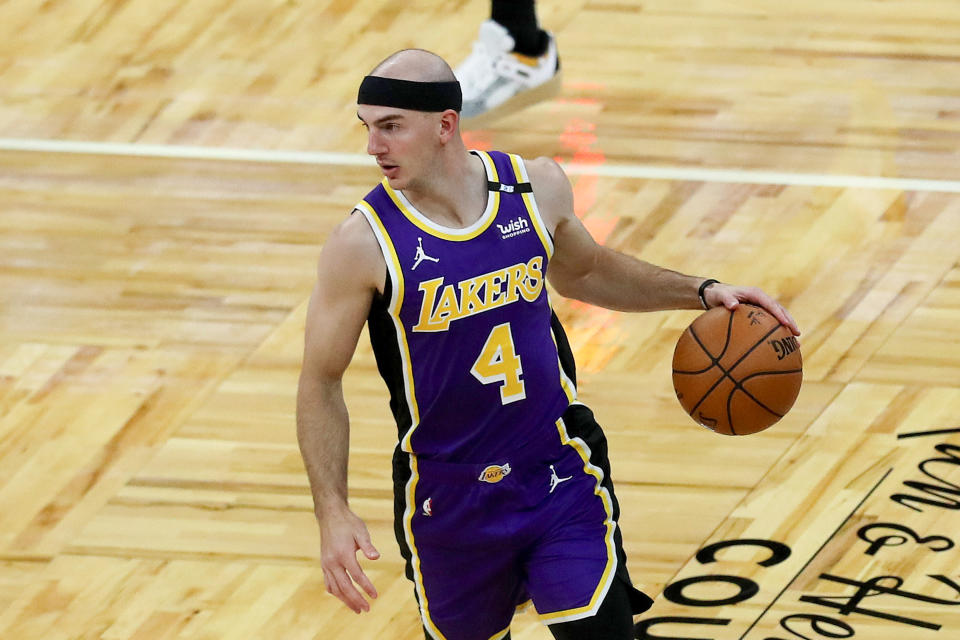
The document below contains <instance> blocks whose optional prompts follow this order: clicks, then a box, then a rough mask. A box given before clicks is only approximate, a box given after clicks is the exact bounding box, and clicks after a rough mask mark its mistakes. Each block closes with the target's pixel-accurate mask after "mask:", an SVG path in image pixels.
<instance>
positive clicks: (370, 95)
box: [357, 76, 463, 112]
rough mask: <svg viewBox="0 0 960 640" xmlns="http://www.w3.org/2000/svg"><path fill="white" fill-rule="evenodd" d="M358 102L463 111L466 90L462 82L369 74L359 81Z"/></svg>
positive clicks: (414, 108)
mask: <svg viewBox="0 0 960 640" xmlns="http://www.w3.org/2000/svg"><path fill="white" fill-rule="evenodd" d="M357 104H372V105H379V106H383V107H397V108H398V109H411V110H413V111H434V112H436V111H446V110H447V109H453V110H454V111H460V109H461V108H462V107H463V94H462V93H461V92H460V83H459V82H457V81H456V80H454V81H453V82H414V81H413V80H397V79H395V78H381V77H380V76H366V77H365V78H364V79H363V82H361V83H360V91H359V92H358V93H357Z"/></svg>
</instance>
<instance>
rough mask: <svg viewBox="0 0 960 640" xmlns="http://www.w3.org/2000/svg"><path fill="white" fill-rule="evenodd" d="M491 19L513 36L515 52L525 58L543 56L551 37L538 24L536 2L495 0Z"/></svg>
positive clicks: (492, 3) (531, 0)
mask: <svg viewBox="0 0 960 640" xmlns="http://www.w3.org/2000/svg"><path fill="white" fill-rule="evenodd" d="M490 5H491V6H490V19H491V20H493V21H494V22H496V23H498V24H500V26H502V27H505V28H506V30H507V31H509V32H510V35H511V36H513V50H514V51H515V52H517V53H522V54H523V55H525V56H533V57H537V56H540V55H543V53H544V52H545V51H546V50H547V45H548V44H549V43H550V36H549V35H548V34H547V32H546V31H544V30H543V29H541V28H540V25H539V24H537V11H536V8H535V7H534V0H493V1H492V2H491V3H490Z"/></svg>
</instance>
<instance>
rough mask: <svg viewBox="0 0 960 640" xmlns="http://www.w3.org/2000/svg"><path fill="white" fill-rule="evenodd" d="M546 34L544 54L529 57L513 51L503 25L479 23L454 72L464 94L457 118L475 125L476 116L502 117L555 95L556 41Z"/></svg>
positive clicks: (557, 75)
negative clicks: (468, 53) (467, 53)
mask: <svg viewBox="0 0 960 640" xmlns="http://www.w3.org/2000/svg"><path fill="white" fill-rule="evenodd" d="M547 35H549V36H550V44H549V45H548V46H547V50H546V52H545V53H544V54H543V55H541V56H539V57H536V58H531V57H530V56H525V55H522V54H519V53H516V52H514V51H513V47H514V41H513V37H512V36H511V35H510V33H509V32H508V31H507V30H506V29H505V28H504V27H503V26H502V25H500V24H499V23H497V22H494V21H493V20H487V21H485V22H484V23H483V24H481V25H480V35H479V36H477V39H476V41H475V42H474V43H473V51H472V52H471V53H470V55H469V56H468V57H467V59H466V60H464V61H463V62H462V63H461V64H460V66H458V67H457V68H456V69H455V70H454V73H455V74H456V76H457V80H459V81H460V88H461V90H462V91H463V111H462V112H461V114H460V116H461V117H462V118H464V119H465V120H470V124H476V122H477V121H476V120H475V118H477V116H480V115H485V116H489V117H491V118H492V117H496V116H501V115H505V114H506V113H508V112H513V111H516V110H518V109H520V108H522V107H525V106H527V105H528V104H532V103H534V102H537V101H539V100H543V99H545V98H548V97H551V96H553V95H556V94H557V93H558V92H559V90H560V59H559V58H558V57H557V43H556V40H554V38H553V36H552V35H550V34H547ZM484 119H486V118H484Z"/></svg>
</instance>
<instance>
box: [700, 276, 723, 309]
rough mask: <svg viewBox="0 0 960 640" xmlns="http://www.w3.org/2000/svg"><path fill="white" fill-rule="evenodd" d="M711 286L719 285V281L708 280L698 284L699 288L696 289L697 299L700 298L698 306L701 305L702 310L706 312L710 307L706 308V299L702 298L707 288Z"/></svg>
mask: <svg viewBox="0 0 960 640" xmlns="http://www.w3.org/2000/svg"><path fill="white" fill-rule="evenodd" d="M712 284H720V281H719V280H714V279H713V278H709V279H707V280H704V281H703V282H702V283H700V288H699V289H697V297H698V298H700V304H701V305H703V308H704V310H708V309H709V308H710V307H708V306H707V299H706V298H704V297H703V294H704V292H705V291H706V290H707V287H709V286H710V285H712Z"/></svg>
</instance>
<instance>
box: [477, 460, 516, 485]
mask: <svg viewBox="0 0 960 640" xmlns="http://www.w3.org/2000/svg"><path fill="white" fill-rule="evenodd" d="M508 475H510V463H507V464H504V465H499V464H491V465H490V466H488V467H487V468H486V469H484V470H483V471H481V472H480V477H479V478H477V480H480V481H481V482H489V483H490V484H497V483H498V482H500V481H501V480H503V479H504V478H506V477H507V476H508Z"/></svg>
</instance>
